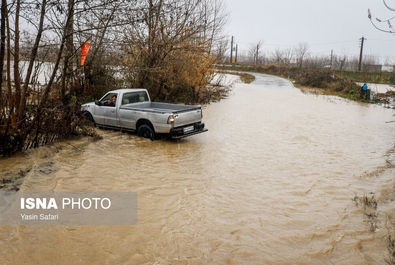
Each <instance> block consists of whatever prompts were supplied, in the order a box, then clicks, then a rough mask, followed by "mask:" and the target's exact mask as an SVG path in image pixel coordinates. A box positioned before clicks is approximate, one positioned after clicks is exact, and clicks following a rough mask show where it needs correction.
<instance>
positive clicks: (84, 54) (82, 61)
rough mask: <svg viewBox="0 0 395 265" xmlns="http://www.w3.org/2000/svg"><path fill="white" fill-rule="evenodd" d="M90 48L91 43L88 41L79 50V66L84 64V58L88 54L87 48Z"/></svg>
mask: <svg viewBox="0 0 395 265" xmlns="http://www.w3.org/2000/svg"><path fill="white" fill-rule="evenodd" d="M90 47H91V43H90V42H89V41H87V42H85V43H84V45H82V48H81V66H83V65H84V64H85V60H86V57H87V56H88V53H89V48H90Z"/></svg>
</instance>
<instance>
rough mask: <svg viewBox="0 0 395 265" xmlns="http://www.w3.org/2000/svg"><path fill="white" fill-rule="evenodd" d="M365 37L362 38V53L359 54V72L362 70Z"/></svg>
mask: <svg viewBox="0 0 395 265" xmlns="http://www.w3.org/2000/svg"><path fill="white" fill-rule="evenodd" d="M365 40H366V39H365V37H362V38H361V51H360V54H359V65H358V71H361V70H362V57H363V45H364V43H365Z"/></svg>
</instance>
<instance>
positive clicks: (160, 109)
mask: <svg viewBox="0 0 395 265" xmlns="http://www.w3.org/2000/svg"><path fill="white" fill-rule="evenodd" d="M200 108H201V107H200V106H191V105H178V104H169V103H159V102H145V103H138V104H127V105H123V106H122V107H121V109H126V110H136V111H147V112H156V113H181V112H186V111H192V110H198V109H200Z"/></svg>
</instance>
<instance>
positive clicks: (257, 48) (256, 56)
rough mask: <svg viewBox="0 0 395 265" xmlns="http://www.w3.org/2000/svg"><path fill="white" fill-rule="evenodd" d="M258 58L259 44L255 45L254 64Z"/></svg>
mask: <svg viewBox="0 0 395 265" xmlns="http://www.w3.org/2000/svg"><path fill="white" fill-rule="evenodd" d="M258 58H259V44H257V45H256V55H255V64H258Z"/></svg>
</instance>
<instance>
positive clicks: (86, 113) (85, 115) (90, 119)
mask: <svg viewBox="0 0 395 265" xmlns="http://www.w3.org/2000/svg"><path fill="white" fill-rule="evenodd" d="M84 118H85V119H86V120H87V121H90V122H92V123H93V124H94V125H96V123H95V120H94V119H93V116H92V114H90V113H89V112H84Z"/></svg>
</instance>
